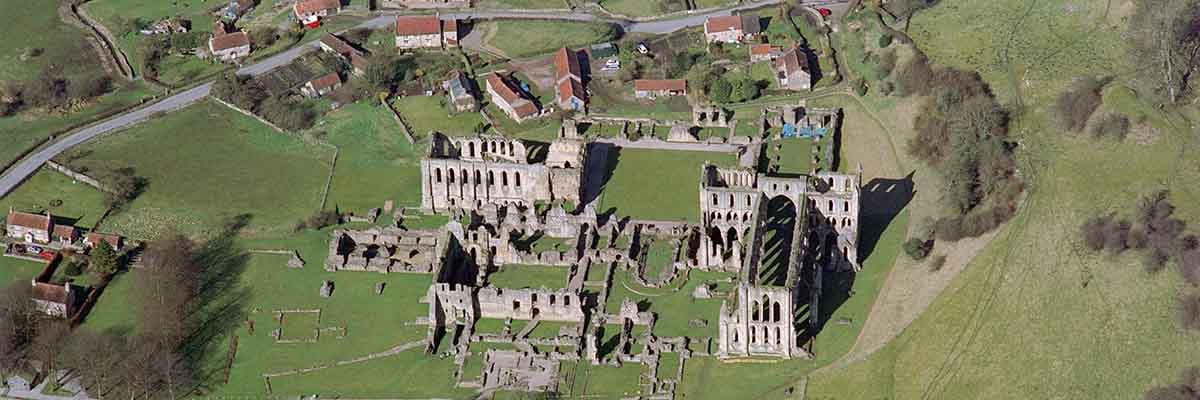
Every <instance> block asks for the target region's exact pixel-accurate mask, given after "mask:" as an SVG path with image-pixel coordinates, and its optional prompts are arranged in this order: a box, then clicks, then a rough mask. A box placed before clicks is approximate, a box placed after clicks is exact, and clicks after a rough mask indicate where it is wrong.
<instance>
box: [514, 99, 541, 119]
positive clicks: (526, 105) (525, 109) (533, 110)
mask: <svg viewBox="0 0 1200 400" xmlns="http://www.w3.org/2000/svg"><path fill="white" fill-rule="evenodd" d="M513 111H516V113H517V115H518V116H520V117H521V118H527V117H532V116H534V115H537V113H538V109H537V106H536V105H534V104H533V102H532V101H528V100H525V101H523V102H521V104H518V105H516V106H515V107H513Z"/></svg>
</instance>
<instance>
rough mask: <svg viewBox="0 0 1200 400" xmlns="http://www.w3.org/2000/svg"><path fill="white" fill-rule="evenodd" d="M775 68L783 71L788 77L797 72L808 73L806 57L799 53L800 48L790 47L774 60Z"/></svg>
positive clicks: (801, 52)
mask: <svg viewBox="0 0 1200 400" xmlns="http://www.w3.org/2000/svg"><path fill="white" fill-rule="evenodd" d="M775 68H776V69H781V70H783V72H784V73H785V74H788V75H791V74H792V73H794V72H796V71H798V70H803V71H808V57H806V56H805V55H804V52H803V51H800V47H792V48H791V49H789V50H788V51H787V52H786V53H783V55H782V56H779V58H777V59H775Z"/></svg>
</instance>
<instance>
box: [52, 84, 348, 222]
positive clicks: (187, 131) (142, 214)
mask: <svg viewBox="0 0 1200 400" xmlns="http://www.w3.org/2000/svg"><path fill="white" fill-rule="evenodd" d="M72 154H73V155H74V156H80V157H79V158H78V159H77V160H74V161H72V162H71V165H72V166H75V167H77V168H78V167H86V168H87V169H89V170H93V171H96V170H103V169H105V168H122V167H131V168H133V169H134V170H135V174H137V175H138V176H142V177H144V178H146V180H147V185H146V188H145V191H144V193H142V194H141V195H140V196H138V197H137V198H136V199H135V200H134V201H133V202H132V203H130V204H129V206H128V207H127V208H128V209H127V210H125V211H124V212H121V213H119V214H116V215H113V216H111V217H109V219H108V220H107V221H106V222H105V230H107V231H111V232H115V233H120V234H123V235H126V236H132V237H136V238H149V237H155V236H157V235H159V234H162V233H165V232H170V231H176V232H182V233H185V234H205V233H214V232H215V230H216V229H219V228H220V226H221V224H222V222H223V221H226V220H228V219H229V218H231V217H234V216H239V215H248V216H249V217H250V233H255V234H265V233H267V232H276V233H278V232H287V231H289V230H290V229H291V228H292V225H293V224H294V223H295V222H296V221H297V220H298V219H299V218H302V217H304V216H307V215H309V214H311V213H312V212H314V211H315V210H317V209H318V207H319V206H320V203H321V192H322V191H323V190H324V187H325V182H326V181H327V179H328V176H329V162H330V157H331V156H332V150H331V149H329V148H328V147H324V146H318V145H313V144H308V143H305V142H303V141H301V140H299V139H297V138H296V137H294V136H290V135H287V134H282V133H279V132H277V131H274V130H272V129H271V128H269V127H267V126H266V125H263V124H262V123H260V122H258V121H257V120H255V119H252V118H250V117H246V116H243V115H241V114H238V113H237V112H235V111H232V110H230V109H228V108H226V107H224V106H222V105H219V104H217V103H215V102H203V103H200V104H197V105H193V106H191V107H188V108H187V109H184V110H181V111H177V112H174V113H171V114H168V115H166V116H164V117H161V118H158V119H155V120H152V121H149V122H146V123H143V124H141V125H137V126H135V127H133V128H130V129H129V130H127V131H124V132H121V133H117V134H113V135H109V136H105V137H103V138H101V139H98V140H97V141H95V142H91V143H88V144H86V145H84V146H81V147H80V148H78V149H76V150H73V153H72ZM132 155H136V157H134V156H132Z"/></svg>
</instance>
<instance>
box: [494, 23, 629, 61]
mask: <svg viewBox="0 0 1200 400" xmlns="http://www.w3.org/2000/svg"><path fill="white" fill-rule="evenodd" d="M482 24H483V25H485V26H479V27H476V29H485V28H486V29H488V30H495V32H494V33H493V34H492V35H491V36H490V37H491V40H489V41H488V43H487V44H488V45H490V46H492V47H495V48H497V49H500V51H503V52H504V54H506V55H508V56H509V57H528V56H533V55H537V54H542V53H549V52H552V51H554V50H558V49H559V48H560V47H572V48H574V47H581V46H584V45H590V44H594V43H600V42H606V41H609V40H613V39H615V38H616V37H615V35H616V32H615V31H614V29H613V27H612V26H610V25H607V24H602V23H590V22H565V21H542V20H522V21H495V22H484V23H482ZM530 38H538V39H537V40H531V39H530Z"/></svg>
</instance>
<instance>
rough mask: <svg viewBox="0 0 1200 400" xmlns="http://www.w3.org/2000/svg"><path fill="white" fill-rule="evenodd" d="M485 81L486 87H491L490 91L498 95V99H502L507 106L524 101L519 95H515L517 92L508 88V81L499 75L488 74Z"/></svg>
mask: <svg viewBox="0 0 1200 400" xmlns="http://www.w3.org/2000/svg"><path fill="white" fill-rule="evenodd" d="M487 81H488V85H490V86H491V87H492V90H493V91H495V92H496V94H498V95H500V98H502V99H504V102H506V103H508V104H513V103H514V102H516V101H517V100H523V99H524V98H523V97H521V94H520V93H517V91H516V90H515V89H513V87H512V86H509V84H508V80H507V79H504V77H502V76H500V74H497V73H495V72H493V73H491V74H488V76H487Z"/></svg>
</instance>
